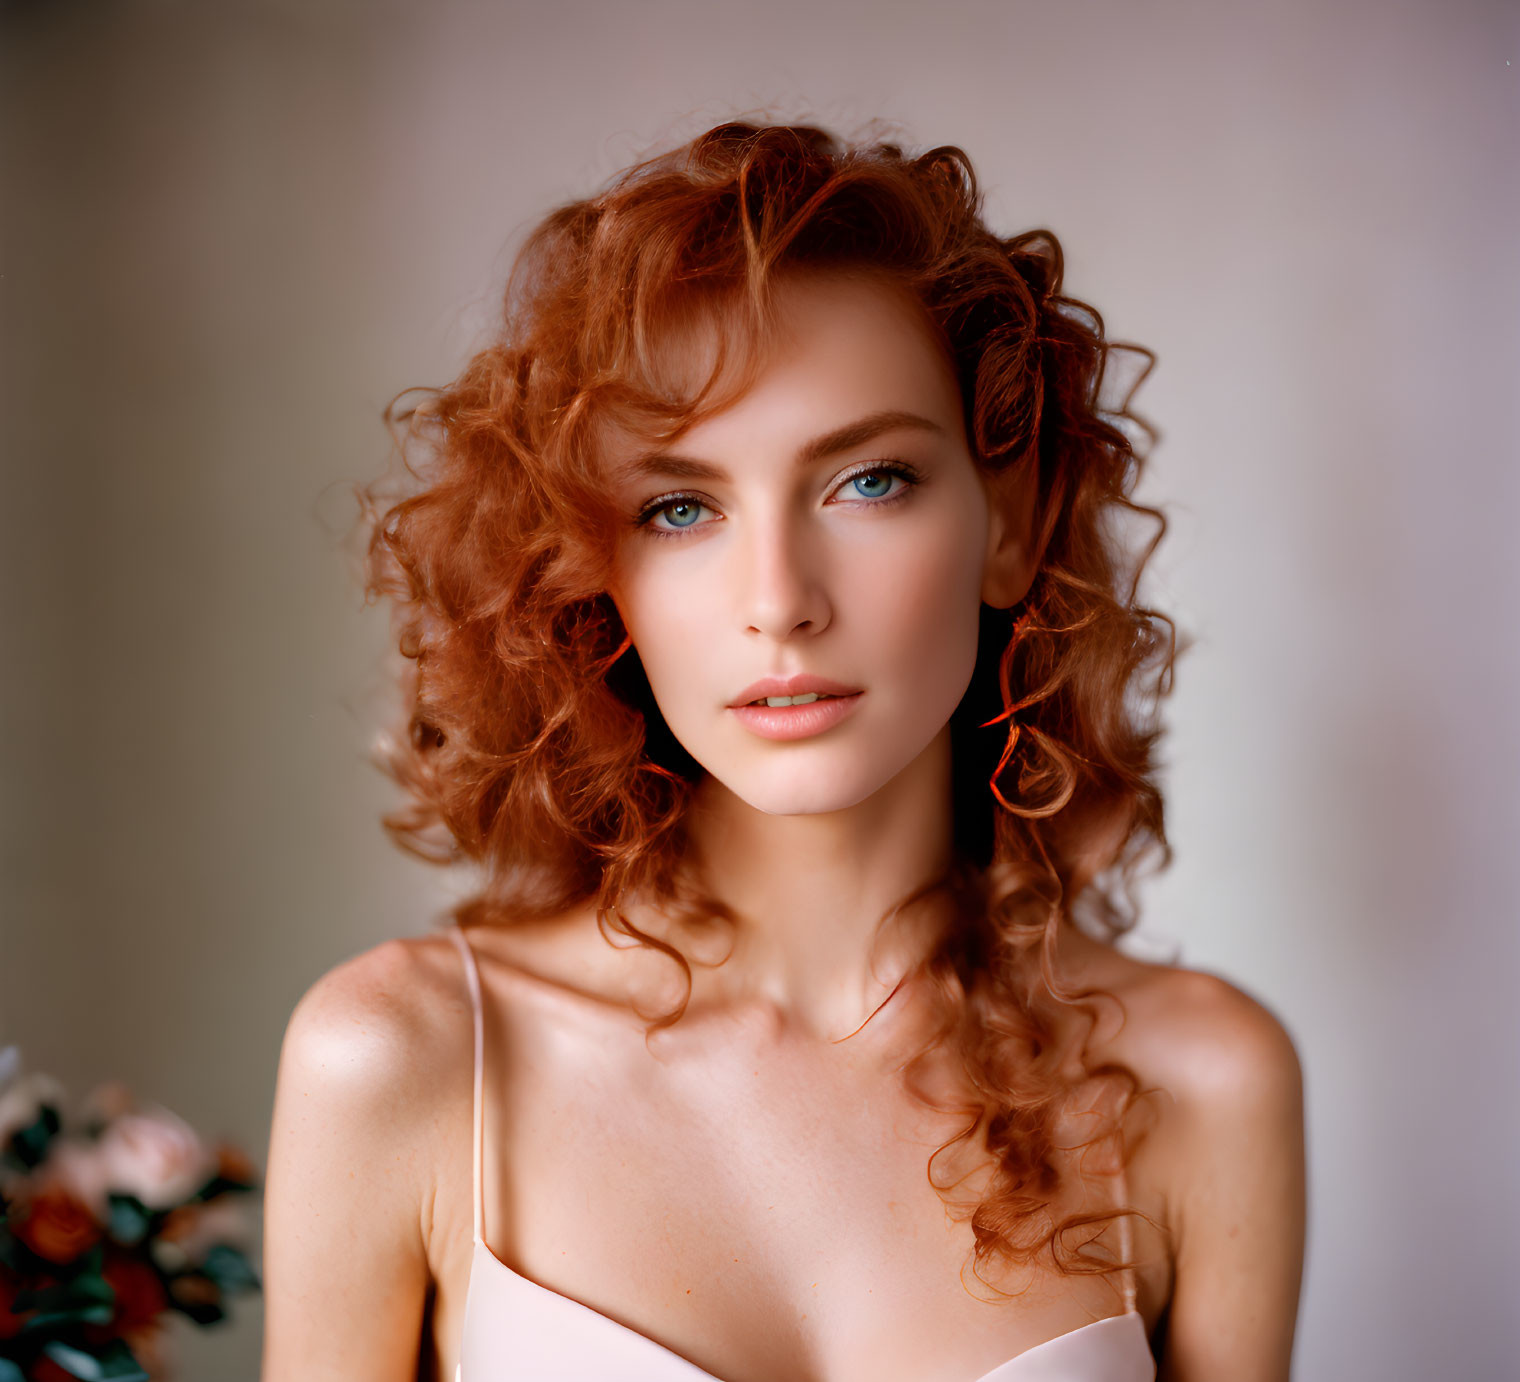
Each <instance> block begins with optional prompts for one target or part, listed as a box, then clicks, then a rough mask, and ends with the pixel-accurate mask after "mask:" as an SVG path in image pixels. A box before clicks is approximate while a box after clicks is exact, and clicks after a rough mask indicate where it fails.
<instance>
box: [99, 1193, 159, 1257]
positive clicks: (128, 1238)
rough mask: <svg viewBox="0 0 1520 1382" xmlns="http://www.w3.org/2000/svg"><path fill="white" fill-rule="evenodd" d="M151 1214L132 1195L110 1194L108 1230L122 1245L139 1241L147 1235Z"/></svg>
mask: <svg viewBox="0 0 1520 1382" xmlns="http://www.w3.org/2000/svg"><path fill="white" fill-rule="evenodd" d="M152 1222H153V1215H152V1214H151V1213H150V1212H149V1211H148V1208H147V1206H145V1205H144V1204H143V1202H142V1201H141V1200H139V1199H138V1198H137V1197H136V1196H134V1195H118V1194H116V1193H114V1192H113V1193H112V1195H111V1214H110V1222H109V1225H108V1227H109V1230H110V1234H111V1237H112V1238H114V1239H115V1240H116V1241H117V1242H118V1243H121V1244H122V1245H123V1246H128V1247H129V1246H131V1245H132V1244H133V1243H140V1242H142V1240H143V1239H144V1238H146V1237H147V1236H148V1228H149V1226H150V1225H151V1224H152Z"/></svg>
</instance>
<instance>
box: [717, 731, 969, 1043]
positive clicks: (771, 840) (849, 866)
mask: <svg viewBox="0 0 1520 1382" xmlns="http://www.w3.org/2000/svg"><path fill="white" fill-rule="evenodd" d="M950 788H951V781H950V735H949V730H948V728H947V729H946V730H945V731H944V732H943V733H942V734H941V735H940V736H938V737H937V738H936V739H935V740H934V741H933V742H932V743H931V744H930V745H929V746H928V748H926V749H925V750H924V752H923V753H921V754H920V755H919V756H918V757H917V758H916V759H914V760H913V762H911V763H910V764H909V765H908V766H907V767H906V768H905V769H903V771H902V772H900V773H899V774H898V775H897V776H896V777H895V778H893V779H892V781H891V782H889V783H888V784H887V785H886V786H885V787H883V788H882V789H881V790H880V791H878V792H876V793H874V794H873V795H872V796H870V797H868V798H867V799H866V800H864V801H862V802H859V803H857V804H856V805H854V806H851V807H848V808H846V809H844V810H840V811H832V812H827V813H823V814H817V815H796V816H777V815H767V814H766V813H764V812H762V811H758V810H756V809H755V808H754V807H752V806H750V805H749V804H748V803H746V802H745V801H743V800H741V799H740V798H739V797H737V796H735V795H734V794H733V793H732V792H731V791H729V790H728V789H727V788H726V787H724V786H723V785H722V784H721V783H719V782H718V781H717V780H716V779H714V778H711V777H708V778H706V779H704V781H703V782H702V784H701V785H700V786H699V787H698V789H697V796H696V800H695V801H694V803H693V806H692V810H691V813H690V815H689V816H688V836H687V838H688V841H689V844H690V855H689V857H690V859H691V862H692V865H693V867H694V871H695V872H696V874H697V875H698V877H699V880H700V882H701V884H702V885H703V886H704V887H705V888H706V890H707V891H708V892H709V893H710V894H711V895H712V896H714V897H716V898H717V899H718V900H719V901H720V902H723V903H724V904H726V905H727V906H728V907H729V908H730V909H731V910H732V911H733V913H734V914H735V916H736V917H737V918H738V925H737V928H736V931H735V934H734V938H733V948H732V951H731V952H729V953H728V958H727V959H726V960H725V961H724V963H723V964H721V965H719V966H715V967H708V966H706V965H698V966H695V967H694V969H693V974H692V980H693V987H692V1001H693V1002H694V1003H701V1004H704V1005H705V1004H708V1003H712V1004H726V1003H758V1004H762V1005H764V1006H766V1007H769V1008H771V1009H773V1010H774V1011H775V1013H776V1015H777V1016H778V1017H779V1018H781V1019H782V1020H784V1021H786V1022H788V1023H789V1024H793V1025H796V1026H800V1027H802V1028H805V1029H806V1030H808V1031H810V1032H812V1033H814V1034H816V1035H819V1036H827V1037H840V1036H844V1035H846V1034H847V1033H849V1032H851V1031H853V1030H854V1029H855V1028H857V1027H858V1026H859V1025H860V1024H861V1023H862V1022H863V1021H864V1020H865V1019H866V1018H867V1017H868V1016H869V1015H870V1014H871V1013H872V1012H873V1011H874V1010H875V1009H876V1008H877V1007H878V1006H879V1005H880V1004H881V1003H882V1002H883V1001H884V1000H885V999H886V998H887V997H888V995H890V994H891V993H892V991H893V989H894V987H895V986H896V985H897V982H898V980H899V979H900V978H901V977H902V976H903V974H904V973H906V972H907V971H908V970H909V969H910V968H911V967H912V965H913V964H914V963H915V962H916V961H917V960H918V959H919V958H920V957H921V956H922V955H923V954H924V953H925V951H926V950H927V949H928V948H929V947H930V946H931V945H932V944H933V942H934V939H935V936H936V934H937V930H938V927H939V926H941V925H942V924H943V922H944V919H945V917H946V915H947V912H946V908H945V906H944V905H943V900H942V899H941V900H940V902H939V904H938V905H936V902H935V900H934V899H933V898H932V897H931V898H926V899H925V900H924V901H922V902H920V903H918V904H916V905H914V906H911V907H905V908H904V909H903V911H902V912H901V913H900V914H899V915H898V917H897V918H896V919H895V920H889V921H886V922H885V923H883V918H884V917H886V916H887V914H888V913H889V912H891V911H892V909H893V908H894V907H895V906H896V905H897V904H899V903H901V902H902V901H903V900H904V899H906V898H907V897H909V896H910V895H911V894H913V893H914V892H916V891H917V890H919V889H921V888H922V887H923V886H924V885H925V884H926V883H929V882H931V881H933V880H934V879H936V878H938V877H939V876H940V875H941V874H942V873H943V871H944V870H945V868H946V866H947V865H948V863H949V862H950V859H951V855H952V849H953V833H952V816H951V794H950Z"/></svg>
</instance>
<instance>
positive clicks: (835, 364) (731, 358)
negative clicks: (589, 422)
mask: <svg viewBox="0 0 1520 1382" xmlns="http://www.w3.org/2000/svg"><path fill="white" fill-rule="evenodd" d="M640 354H641V356H642V357H643V361H644V367H645V372H646V374H647V376H648V377H647V379H646V381H645V382H646V386H647V387H648V388H649V389H650V390H651V392H652V393H654V394H655V395H656V396H658V397H662V398H665V399H668V400H670V401H671V403H672V405H673V406H672V414H674V413H676V412H678V411H682V410H684V409H686V408H688V407H690V406H691V405H692V404H694V403H697V402H698V401H699V399H700V406H701V410H702V411H701V413H700V414H699V415H698V416H697V417H696V418H695V419H692V421H691V423H690V425H694V426H700V425H701V423H702V421H703V420H705V419H706V418H707V417H709V416H712V415H714V414H716V413H720V412H722V411H726V410H727V409H729V408H732V407H734V406H735V405H737V404H739V403H740V402H741V401H742V400H744V399H745V398H747V397H748V396H749V394H750V393H751V392H752V391H753V389H754V388H755V386H756V384H757V381H761V380H765V379H774V378H775V377H776V376H777V375H780V376H782V377H783V378H784V379H790V380H791V381H793V382H794V384H795V385H796V386H797V387H808V386H810V385H812V384H813V383H814V382H815V380H814V379H812V378H811V377H808V376H807V375H804V374H800V373H799V372H798V371H795V370H793V371H791V372H790V373H788V366H790V365H792V364H793V363H795V362H796V361H798V360H800V359H806V360H809V361H810V362H812V363H813V364H814V365H815V366H816V367H817V368H818V369H821V370H824V371H827V372H828V374H829V375H831V376H838V377H840V378H841V379H842V378H844V377H846V376H849V377H852V378H854V379H855V380H856V381H857V386H858V381H860V380H861V379H862V378H864V379H865V380H867V381H869V380H873V379H876V380H879V391H880V392H882V393H883V395H885V394H894V395H900V394H901V392H902V390H903V389H904V388H905V387H906V388H910V389H912V391H913V392H914V393H915V394H918V395H920V402H922V403H925V404H927V403H928V402H929V401H931V400H934V401H938V402H940V403H941V404H942V405H944V404H948V403H949V402H951V401H952V400H953V401H954V402H955V403H956V405H957V412H958V403H959V388H958V385H957V384H956V381H955V378H954V372H953V370H952V368H951V366H950V362H949V360H948V358H947V357H946V354H945V351H944V348H943V346H942V344H941V343H940V341H939V339H938V336H937V334H936V332H935V329H934V327H933V325H932V323H931V321H930V319H929V317H928V314H927V312H926V311H925V309H924V308H923V306H922V305H921V304H920V303H919V301H918V300H917V298H915V297H914V296H913V294H912V293H911V291H910V290H909V289H908V288H907V287H906V286H905V285H903V284H902V283H901V282H899V281H898V280H896V279H894V278H892V277H891V276H890V275H888V274H886V273H885V272H881V271H871V270H869V269H866V270H862V271H855V272H849V271H845V270H841V269H827V270H825V269H813V270H806V271H803V270H796V269H792V270H788V271H787V272H786V273H785V274H783V275H778V277H777V279H776V281H775V283H774V286H773V291H772V294H771V297H770V303H769V310H768V311H767V313H766V315H765V317H764V318H763V319H760V320H758V321H757V320H755V319H754V318H753V317H752V316H751V314H750V313H748V312H747V311H745V310H744V304H743V300H742V299H739V298H738V297H737V296H736V295H730V296H728V297H726V298H716V297H709V298H707V299H704V300H697V301H693V302H691V303H689V304H685V305H684V306H683V309H682V310H681V311H679V312H677V313H673V314H671V316H670V317H669V318H668V319H667V320H666V321H665V322H663V323H662V325H661V327H660V328H659V329H658V330H655V331H651V332H650V335H649V339H648V340H647V341H645V342H644V343H643V349H642V350H641V352H640ZM866 387H867V391H869V384H867V385H866ZM704 390H705V393H704ZM844 402H845V401H844V400H841V403H842V404H843V403H844ZM682 430H686V429H684V428H683V429H682ZM599 431H600V435H601V437H602V439H603V444H604V447H605V450H604V453H603V454H604V455H607V456H612V457H619V456H627V455H629V454H630V453H631V452H632V451H633V450H637V449H638V448H639V447H640V446H642V445H647V444H648V443H649V442H651V441H653V440H660V441H662V442H663V441H668V440H671V439H672V436H673V435H674V434H673V433H672V432H671V431H669V430H668V429H663V430H662V427H661V426H660V424H659V423H658V422H651V423H650V424H649V425H647V426H645V425H641V424H640V423H639V422H638V420H636V419H635V418H633V417H632V416H630V415H628V414H627V413H626V412H624V411H623V410H609V414H608V415H607V416H605V417H604V419H603V426H602V428H600V429H599Z"/></svg>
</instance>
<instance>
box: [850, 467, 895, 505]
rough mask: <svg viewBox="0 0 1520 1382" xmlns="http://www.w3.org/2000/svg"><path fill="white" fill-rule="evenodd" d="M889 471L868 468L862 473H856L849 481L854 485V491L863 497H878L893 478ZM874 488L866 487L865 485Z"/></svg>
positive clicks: (885, 490) (883, 492)
mask: <svg viewBox="0 0 1520 1382" xmlns="http://www.w3.org/2000/svg"><path fill="white" fill-rule="evenodd" d="M893 478H894V477H893V475H892V472H891V471H887V470H868V471H866V472H865V473H864V474H861V475H857V476H855V477H854V479H852V480H851V481H850V483H851V484H852V485H854V486H855V490H856V493H858V494H859V495H860V496H861V498H863V499H880V498H881V497H882V495H884V494H885V493H886V492H887V488H888V487H889V486H890V485H891V483H892V480H893ZM868 485H869V486H875V488H870V489H868V488H866V486H868Z"/></svg>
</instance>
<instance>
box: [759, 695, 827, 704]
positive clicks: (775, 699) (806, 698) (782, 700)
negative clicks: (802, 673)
mask: <svg viewBox="0 0 1520 1382" xmlns="http://www.w3.org/2000/svg"><path fill="white" fill-rule="evenodd" d="M832 699H833V697H832V696H820V695H819V694H818V692H816V691H809V692H807V693H806V694H805V695H801V696H767V697H766V698H765V704H766V705H769V706H778V705H811V704H812V703H813V702H814V701H823V700H832ZM756 704H757V705H758V704H759V702H758V701H757V702H756Z"/></svg>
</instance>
